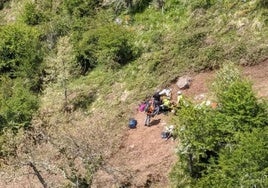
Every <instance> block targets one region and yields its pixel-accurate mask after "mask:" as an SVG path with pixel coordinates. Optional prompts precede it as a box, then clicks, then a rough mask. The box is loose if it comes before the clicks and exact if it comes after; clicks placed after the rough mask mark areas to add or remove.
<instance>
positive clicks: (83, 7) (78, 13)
mask: <svg viewBox="0 0 268 188" xmlns="http://www.w3.org/2000/svg"><path fill="white" fill-rule="evenodd" d="M63 4H64V7H65V8H66V10H67V11H68V13H69V14H70V15H72V16H74V17H75V18H82V17H88V16H92V15H94V14H95V13H96V9H97V7H99V6H100V5H101V1H100V0H64V3H63Z"/></svg>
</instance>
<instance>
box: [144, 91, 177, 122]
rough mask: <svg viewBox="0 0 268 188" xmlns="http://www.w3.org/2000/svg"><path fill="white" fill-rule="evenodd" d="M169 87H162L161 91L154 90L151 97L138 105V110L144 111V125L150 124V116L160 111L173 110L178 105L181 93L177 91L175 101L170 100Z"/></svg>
mask: <svg viewBox="0 0 268 188" xmlns="http://www.w3.org/2000/svg"><path fill="white" fill-rule="evenodd" d="M171 91H172V90H171V89H169V88H168V89H163V90H162V91H159V92H156V93H155V94H154V95H153V96H152V97H150V98H149V99H148V100H146V101H145V102H144V103H143V104H141V105H140V111H145V113H146V118H145V123H144V125H145V126H150V121H151V118H152V117H154V116H155V115H158V114H159V113H162V112H168V111H173V110H174V108H176V107H178V105H179V103H180V101H181V99H182V93H181V91H178V92H177V94H178V96H177V101H176V102H173V101H171Z"/></svg>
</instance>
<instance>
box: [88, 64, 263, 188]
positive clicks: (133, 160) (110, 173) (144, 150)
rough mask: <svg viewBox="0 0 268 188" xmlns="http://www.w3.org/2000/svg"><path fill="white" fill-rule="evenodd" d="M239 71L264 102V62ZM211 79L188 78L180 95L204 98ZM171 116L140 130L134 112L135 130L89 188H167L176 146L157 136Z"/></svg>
mask: <svg viewBox="0 0 268 188" xmlns="http://www.w3.org/2000/svg"><path fill="white" fill-rule="evenodd" d="M242 71H243V73H244V75H245V76H246V77H248V78H249V79H250V80H252V82H253V88H254V90H255V91H256V92H257V95H258V96H260V97H265V98H268V84H267V80H268V60H266V61H264V62H262V63H260V64H259V65H255V66H251V67H243V68H242ZM214 76H215V75H214V72H205V73H199V74H196V75H192V76H191V77H192V82H191V86H190V88H189V89H187V90H184V91H183V94H184V95H185V96H187V97H190V98H194V97H195V96H198V95H200V94H204V95H205V96H206V95H207V93H208V91H209V90H208V86H209V84H210V83H211V81H212V80H213V78H214ZM171 88H172V89H173V90H172V91H173V92H172V94H173V96H175V93H176V91H177V90H178V88H177V86H176V85H175V84H173V85H172V86H171ZM173 99H174V98H173ZM171 116H172V115H171V114H169V115H164V114H160V115H158V116H156V117H154V119H153V120H152V123H153V126H151V127H147V126H144V119H145V114H144V113H143V112H137V114H136V115H135V119H137V121H138V126H137V128H136V129H128V130H126V132H125V133H124V134H125V136H124V139H123V140H122V144H121V147H120V148H119V149H118V152H117V153H115V154H114V155H113V156H111V158H110V159H109V160H108V161H107V163H106V165H105V166H104V167H102V168H101V169H100V170H99V171H98V172H97V173H96V174H95V176H94V180H93V186H92V187H95V188H98V187H100V188H101V187H170V183H169V180H168V173H169V171H170V170H171V167H172V165H173V164H174V163H175V162H176V160H177V157H176V153H175V149H176V146H177V144H178V143H177V141H176V140H172V139H169V140H164V139H162V138H161V132H162V131H163V129H164V126H165V125H170V124H169V119H170V117H171Z"/></svg>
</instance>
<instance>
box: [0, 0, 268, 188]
mask: <svg viewBox="0 0 268 188" xmlns="http://www.w3.org/2000/svg"><path fill="white" fill-rule="evenodd" d="M267 7H268V6H267V3H266V1H264V0H253V1H231V0H227V1H223V2H216V1H198V0H194V1H185V0H167V1H158V0H151V1H144V0H134V1H124V0H122V1H109V0H108V1H106V0H105V1H102V0H90V1H86V0H76V1H69V0H57V1H51V0H42V1H41V0H37V1H28V0H20V1H16V0H6V1H2V2H0V8H1V11H0V18H1V20H2V22H1V26H0V36H1V39H2V40H1V41H0V83H1V84H0V87H1V92H0V102H1V103H0V105H1V106H0V133H1V135H0V145H1V146H0V150H1V151H0V159H1V160H0V167H1V171H2V172H3V173H2V174H1V178H2V179H1V183H2V184H3V185H1V186H4V187H6V186H8V185H10V186H11V187H12V186H13V185H14V186H17V185H23V186H24V185H25V186H26V187H27V186H29V187H30V186H32V184H30V183H29V182H36V183H33V184H34V185H33V186H36V187H38V185H41V184H43V187H45V186H49V187H62V186H66V187H68V186H69V187H71V186H76V187H83V186H84V187H89V186H91V185H92V184H93V185H94V186H97V185H98V183H100V185H101V186H103V185H104V184H105V182H102V181H100V180H99V179H98V177H102V176H105V177H107V181H108V182H109V184H111V185H112V184H115V185H120V184H124V183H125V184H126V185H132V186H154V185H156V186H158V185H159V186H161V185H163V186H164V185H166V184H168V182H169V180H168V177H167V174H168V173H167V172H168V171H169V169H170V168H171V167H172V164H174V162H175V160H176V157H175V155H174V153H173V152H174V150H175V147H176V144H177V143H176V141H171V140H168V141H167V142H165V141H163V140H162V139H161V138H160V131H161V130H162V128H163V126H164V125H165V124H166V123H167V124H169V123H170V122H169V121H170V120H169V116H163V115H161V116H159V118H160V120H159V121H160V122H158V124H156V125H155V126H153V127H150V128H147V127H142V126H140V125H141V122H142V120H143V114H141V113H139V114H136V107H137V104H138V103H139V102H140V101H142V100H144V99H145V98H146V97H147V96H150V95H152V93H154V92H155V91H156V90H159V89H163V88H165V87H168V86H170V85H172V83H174V81H175V80H176V79H177V78H178V77H180V76H182V75H191V76H192V77H193V78H194V81H193V83H192V86H191V87H190V89H189V90H186V91H185V95H186V96H191V97H193V96H194V95H197V94H200V93H205V92H207V89H206V80H207V77H208V78H209V79H210V78H211V74H212V73H211V72H209V71H215V70H217V69H218V68H220V67H221V66H222V65H224V64H226V63H230V62H233V63H234V64H236V65H242V66H248V67H246V68H245V74H247V75H250V76H252V79H253V81H254V87H255V89H256V90H257V91H258V92H260V93H258V95H259V96H265V97H266V96H267V94H266V91H267V88H266V86H265V85H264V83H265V80H266V73H265V70H267V69H266V67H267V66H266V65H267V54H268V46H267V43H268V38H267V36H268V21H267V13H268V9H267ZM261 62H264V63H261ZM250 65H252V67H251V66H250ZM253 65H256V66H253ZM259 66H262V68H260V69H258V67H259ZM258 71H262V72H258ZM261 75H263V77H261ZM259 76H260V77H259ZM172 87H173V86H172ZM174 91H175V90H174ZM129 117H136V118H137V119H138V120H139V126H138V129H136V130H127V126H126V125H127V122H128V118H129ZM147 135H149V136H147ZM143 139H144V140H143ZM158 146H159V147H158ZM44 151H46V152H44ZM125 154H126V155H125ZM158 155H159V156H160V157H158ZM122 156H124V158H121V157H122ZM128 162H131V164H128ZM155 166H156V167H155ZM36 169H37V171H39V172H40V174H39V175H40V176H34V175H32V172H35V173H37V171H36ZM103 170H104V171H105V170H106V172H104V171H103ZM107 172H108V175H107V174H105V173H107ZM109 173H111V174H112V175H113V173H114V174H115V175H114V177H110V176H109ZM25 174H26V176H25ZM111 174H110V175H111ZM121 175H122V176H121ZM117 176H118V177H117ZM25 177H26V178H25ZM40 177H41V178H40ZM131 177H132V180H131V181H130V180H129V179H128V178H131ZM133 177H135V178H133ZM27 178H28V179H27ZM121 178H123V179H121ZM124 178H127V180H126V181H125V179H124ZM40 182H41V184H40ZM5 183H7V184H5ZM22 183H23V184H22ZM103 183H104V184H103Z"/></svg>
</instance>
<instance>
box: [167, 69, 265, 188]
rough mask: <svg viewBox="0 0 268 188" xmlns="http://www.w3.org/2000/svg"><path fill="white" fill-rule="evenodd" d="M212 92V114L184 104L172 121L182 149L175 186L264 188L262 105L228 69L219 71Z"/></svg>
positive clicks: (207, 108) (206, 108)
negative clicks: (174, 120) (215, 102)
mask: <svg viewBox="0 0 268 188" xmlns="http://www.w3.org/2000/svg"><path fill="white" fill-rule="evenodd" d="M213 87H214V91H215V96H216V98H217V103H218V106H217V108H216V109H214V108H211V107H210V106H206V105H196V104H193V103H188V105H186V106H182V108H181V109H180V110H179V112H178V116H177V118H175V119H176V121H178V122H179V123H180V128H179V129H178V130H177V134H178V137H179V138H180V145H181V146H180V148H179V152H178V154H179V156H180V162H179V163H177V165H175V167H174V169H173V173H171V178H172V180H173V182H175V186H176V187H184V186H185V185H184V183H185V179H184V178H185V177H186V178H187V179H188V180H187V181H186V182H188V183H187V185H188V186H189V185H191V187H215V186H217V187H239V186H243V187H251V186H253V187H254V186H256V187H259V186H260V187H267V185H268V179H267V177H265V175H264V174H265V173H267V170H266V169H267V167H268V166H267V165H268V164H267V162H266V160H265V159H267V157H268V152H267V151H265V147H264V146H265V145H267V143H268V139H267V137H266V136H265V135H267V134H268V132H267V130H268V129H267V128H268V127H267V125H268V120H267V119H268V113H267V104H266V103H265V102H264V101H260V100H258V99H257V98H256V96H255V94H254V92H253V90H252V86H251V84H250V82H248V81H246V80H245V79H244V78H242V77H241V76H240V73H239V71H238V70H237V69H236V68H235V67H234V66H233V65H231V66H230V65H228V66H225V67H224V68H223V69H221V70H220V71H218V74H217V77H216V80H215V82H214V86H213ZM264 131H266V132H264ZM256 136H258V137H260V140H259V141H260V142H259V143H257V142H258V141H257V139H256ZM254 152H256V153H258V154H257V155H256V158H254ZM179 169H180V170H179ZM182 174H183V176H182ZM182 177H183V178H182Z"/></svg>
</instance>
